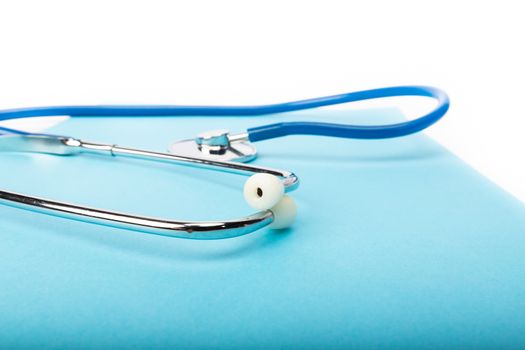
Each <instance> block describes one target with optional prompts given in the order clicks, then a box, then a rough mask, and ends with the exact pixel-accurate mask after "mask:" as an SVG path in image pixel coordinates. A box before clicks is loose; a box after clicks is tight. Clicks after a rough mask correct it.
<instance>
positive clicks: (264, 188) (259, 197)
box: [244, 173, 284, 210]
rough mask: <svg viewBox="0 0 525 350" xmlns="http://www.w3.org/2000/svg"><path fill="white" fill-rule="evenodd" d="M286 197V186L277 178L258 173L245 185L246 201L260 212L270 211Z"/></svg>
mask: <svg viewBox="0 0 525 350" xmlns="http://www.w3.org/2000/svg"><path fill="white" fill-rule="evenodd" d="M283 196H284V185H283V183H282V181H281V180H279V178H278V177H277V176H274V175H270V174H265V173H258V174H255V175H252V176H250V178H249V179H248V180H247V181H246V183H245V184H244V199H246V202H248V205H249V206H250V207H252V208H255V209H258V210H265V209H270V208H271V207H273V206H275V205H276V204H277V203H279V201H280V200H281V199H282V198H283Z"/></svg>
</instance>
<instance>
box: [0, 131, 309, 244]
mask: <svg viewBox="0 0 525 350" xmlns="http://www.w3.org/2000/svg"><path fill="white" fill-rule="evenodd" d="M0 151H16V152H37V153H49V154H56V155H75V154H81V153H94V154H104V155H109V156H119V157H129V158H135V159H142V160H149V161H157V162H167V163H174V164H181V165H190V166H198V167H203V168H208V169H214V170H221V171H228V172H233V173H241V174H252V173H260V172H262V173H269V174H272V175H275V176H278V177H280V178H281V180H282V181H283V183H284V186H285V189H286V191H292V190H294V189H295V188H296V187H297V186H298V184H299V181H298V179H297V177H296V176H295V175H294V174H293V173H291V172H288V171H282V170H277V169H271V168H264V167H258V166H253V165H247V164H242V163H235V162H221V161H216V160H209V159H201V158H193V157H187V156H178V155H173V154H166V153H158V152H150V151H144V150H137V149H131V148H123V147H119V146H116V145H108V144H99V143H91V142H85V141H81V140H77V139H74V138H69V137H62V136H49V135H24V136H2V137H0ZM0 203H2V204H7V205H10V206H14V207H17V208H22V209H27V210H31V211H35V212H40V213H46V214H50V215H54V216H59V217H65V218H70V219H75V220H79V221H84V222H89V223H96V224H102V225H106V226H112V227H117V228H124V229H130V230H135V231H141V232H146V233H153V234H158V235H164V236H170V237H178V238H189V239H222V238H232V237H237V236H242V235H245V234H247V233H250V232H253V231H255V230H258V229H260V228H262V227H264V226H267V225H269V224H270V223H271V222H272V221H273V214H272V213H271V211H269V210H266V211H261V212H258V213H256V214H253V215H250V216H247V217H242V218H239V219H234V220H225V221H203V222H189V221H180V220H167V219H159V218H151V217H143V216H138V215H132V214H125V213H119V212H114V211H108V210H102V209H95V208H88V207H84V206H79V205H74V204H69V203H64V202H57V201H52V200H48V199H44V198H38V197H32V196H28V195H24V194H19V193H14V192H9V191H3V190H0Z"/></svg>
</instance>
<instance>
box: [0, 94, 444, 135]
mask: <svg viewBox="0 0 525 350" xmlns="http://www.w3.org/2000/svg"><path fill="white" fill-rule="evenodd" d="M395 96H425V97H433V98H435V99H436V100H437V101H438V105H437V106H436V108H435V109H434V110H432V111H431V112H430V113H428V114H426V115H424V116H422V117H420V118H418V119H415V120H411V121H407V122H403V123H398V124H390V125H374V126H357V125H345V124H333V123H321V122H283V123H276V124H269V125H263V126H259V127H255V128H250V129H248V135H249V138H250V140H251V141H261V140H266V139H271V138H275V137H281V136H286V135H294V134H302V135H305V134H306V135H323V136H332V137H344V138H360V139H378V138H390V137H398V136H403V135H408V134H411V133H414V132H417V131H420V130H423V129H425V128H427V127H428V126H430V125H432V124H434V123H435V122H436V121H438V120H439V119H440V118H441V117H442V116H443V115H444V114H445V113H446V112H447V110H448V107H449V99H448V96H447V95H446V94H445V93H444V92H443V91H441V90H439V89H436V88H433V87H428V86H399V87H387V88H381V89H373V90H365V91H358V92H351V93H346V94H341V95H334V96H327V97H320V98H314V99H308V100H301V101H294V102H286V103H278V104H272V105H262V106H155V105H153V106H125V105H123V106H111V105H110V106H51V107H32V108H20V109H10V110H3V111H0V120H8V119H17V118H26V117H45V116H57V115H68V116H71V117H92V118H96V117H144V116H155V117H174V116H258V115H266V114H274V113H283V112H291V111H298V110H304V109H311V108H317V107H323V106H329V105H336V104H342V103H348V102H355V101H361V100H368V99H375V98H382V97H395ZM0 130H3V131H4V132H6V133H10V134H13V133H16V134H27V133H26V132H24V131H21V130H14V129H8V128H2V127H0Z"/></svg>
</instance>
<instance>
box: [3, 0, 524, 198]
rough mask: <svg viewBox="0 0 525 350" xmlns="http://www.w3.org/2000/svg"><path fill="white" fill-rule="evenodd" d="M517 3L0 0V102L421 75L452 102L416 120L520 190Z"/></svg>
mask: <svg viewBox="0 0 525 350" xmlns="http://www.w3.org/2000/svg"><path fill="white" fill-rule="evenodd" d="M524 13H525V10H524V9H523V5H520V2H519V1H516V2H509V1H501V0H500V1H491V2H488V1H487V2H485V1H471V2H470V1H464V2H460V1H432V2H430V1H400V0H396V1H366V2H365V1H360V2H358V1H355V2H353V1H326V0H325V1H317V2H316V1H304V0H303V1H269V0H266V1H260V2H250V1H181V2H176V1H156V0H148V1H129V0H128V1H109V0H105V1H98V0H97V1H95V0H91V1H84V2H80V1H70V0H69V1H67V0H63V1H60V0H53V1H20V0H17V1H3V0H0V108H10V107H22V106H30V105H48V104H78V103H82V104H85V103H95V104H100V103H150V104H151V103H174V104H175V103H177V104H203V103H204V104H212V103H214V104H233V103H239V104H249V103H266V102H268V103H270V102H279V101H286V100H293V99H300V98H307V97H314V96H322V95H326V94H334V93H341V92H347V91H353V90H358V89H363V88H373V87H381V86H388V85H402V84H426V85H435V86H438V87H441V88H443V89H445V90H446V91H447V92H448V93H449V95H450V97H451V99H452V108H451V110H450V112H449V114H448V115H447V116H446V118H445V119H444V120H443V121H442V122H440V123H438V124H437V125H436V126H434V127H432V128H431V129H430V130H429V131H428V134H430V135H431V136H432V137H434V138H435V139H437V140H438V141H439V142H441V143H442V144H443V145H445V146H446V147H448V148H449V149H451V150H452V151H453V152H454V153H456V154H457V155H459V156H460V157H462V158H463V159H464V160H465V161H467V162H468V163H470V164H471V165H472V166H474V167H475V168H477V169H478V170H479V171H481V172H482V173H484V174H485V175H486V176H488V177H489V178H491V179H492V180H493V181H495V182H497V183H498V184H500V185H501V186H502V187H504V188H506V189H507V190H508V191H510V192H512V193H514V194H515V195H516V196H518V197H519V198H521V199H522V200H525V181H523V179H524V178H525V156H524V153H525V137H524V136H523V134H524V133H525V128H524V126H525V121H524V120H525V118H524V113H525V108H524V103H523V100H524V98H523V92H524V88H523V86H524V80H525V68H524V64H525V53H524V42H525V41H524V34H525V20H524V19H523V15H524ZM397 102H399V101H397ZM403 105H404V106H407V107H411V108H408V109H406V110H407V111H408V112H409V114H412V113H414V111H418V110H419V109H420V108H419V109H418V108H415V107H414V106H416V105H415V104H414V102H413V101H412V102H410V103H403ZM417 106H419V104H417ZM0 166H1V165H0Z"/></svg>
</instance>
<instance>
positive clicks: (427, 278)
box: [0, 109, 525, 349]
mask: <svg viewBox="0 0 525 350" xmlns="http://www.w3.org/2000/svg"><path fill="white" fill-rule="evenodd" d="M284 118H295V119H319V118H321V119H322V118H325V119H326V120H331V121H336V122H337V121H338V122H349V121H355V120H362V121H370V120H373V121H378V122H384V121H392V120H399V119H400V118H402V116H401V115H400V113H398V112H396V111H393V110H387V109H376V110H371V111H366V112H356V111H353V112H344V113H343V112H329V111H316V112H301V113H295V114H294V115H292V116H284V115H283V116H274V117H267V118H195V117H192V118H172V119H162V118H148V119H146V118H138V119H125V120H122V119H120V120H118V119H96V120H89V119H76V120H70V121H68V122H67V123H64V124H61V125H59V126H57V127H55V128H54V129H53V130H50V132H52V133H55V134H63V135H71V136H75V137H78V138H82V139H86V140H92V141H101V142H111V143H117V144H119V145H122V146H130V147H144V148H147V149H153V150H159V151H163V150H165V149H166V148H167V144H168V143H169V142H170V141H171V140H177V139H180V138H188V137H191V136H192V135H195V134H197V133H199V132H201V131H204V130H210V129H217V128H224V127H230V128H231V129H232V130H233V131H241V130H243V129H245V128H246V127H251V126H255V125H260V124H263V123H265V122H269V121H271V122H275V121H276V120H282V119H284ZM257 146H258V149H259V152H260V157H259V158H258V159H257V160H256V164H260V165H264V166H271V167H275V168H283V169H289V170H292V171H294V172H296V173H297V175H299V177H300V179H301V186H300V187H299V189H298V190H297V191H296V192H294V193H292V196H293V197H294V198H295V199H296V201H297V204H298V207H299V214H298V219H297V222H296V224H295V225H294V227H293V228H292V229H289V230H287V231H285V232H276V231H270V230H266V229H263V230H261V231H258V232H256V233H254V234H250V235H247V236H244V237H240V238H235V239H229V240H221V241H191V240H181V239H173V238H168V237H161V236H154V235H148V234H141V233H136V232H132V231H124V230H118V229H113V228H108V227H102V226H94V225H90V224H86V223H80V222H75V221H69V220H65V219H60V218H54V217H50V216H46V215H41V214H34V213H31V212H27V211H22V210H19V209H14V208H10V207H6V206H0V218H1V221H0V347H2V348H13V347H19V348H31V347H46V348H57V349H58V348H166V347H173V346H176V347H178V348H195V347H201V348H202V347H213V348H240V349H246V348H289V347H293V348H326V347H330V348H348V347H351V346H352V347H357V348H369V347H378V348H406V347H413V348H431V347H441V348H467V347H470V348H472V347H476V348H496V347H507V348H509V347H514V348H519V347H524V346H525V274H524V271H525V234H524V233H525V208H524V206H523V205H522V204H521V203H520V202H519V201H518V200H516V199H515V198H513V197H512V196H510V195H509V194H507V193H504V192H503V191H502V190H500V189H499V188H498V187H497V186H495V185H494V184H492V183H490V182H489V181H488V180H486V179H485V178H483V177H482V176H481V175H479V174H478V173H476V172H475V171H473V170H472V169H470V168H469V167H468V166H467V165H465V164H464V163H463V162H462V161H461V160H459V159H458V158H456V157H455V156H453V155H452V154H450V153H449V152H448V151H446V150H445V149H444V148H443V147H441V146H440V145H438V144H437V143H435V142H434V141H432V140H430V139H428V138H427V137H426V136H424V135H423V134H418V135H413V136H409V137H405V138H400V139H392V140H380V141H362V140H341V139H329V138H317V137H307V136H294V137H288V138H285V139H278V140H272V141H266V142H263V143H259V144H257ZM0 164H2V171H1V172H0V183H1V188H3V189H6V190H11V191H17V192H22V193H28V194H33V195H38V196H44V197H49V198H53V199H57V200H65V201H68V202H73V203H78V204H85V205H89V206H96V207H102V208H107V209H115V210H119V211H129V212H133V213H139V214H144V215H153V216H157V217H170V218H173V219H184V220H213V219H225V218H236V217H239V216H241V215H244V214H248V213H251V212H252V210H251V209H249V208H248V207H247V205H246V204H245V202H244V200H243V198H242V186H243V183H244V180H245V178H244V177H241V176H238V175H231V174H222V173H218V172H210V171H204V170H202V169H192V168H187V167H180V166H173V165H168V164H153V163H144V162H140V161H131V160H125V159H120V160H116V159H112V158H104V157H97V156H77V157H56V156H48V155H29V154H15V153H11V154H7V153H6V154H1V153H0Z"/></svg>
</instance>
